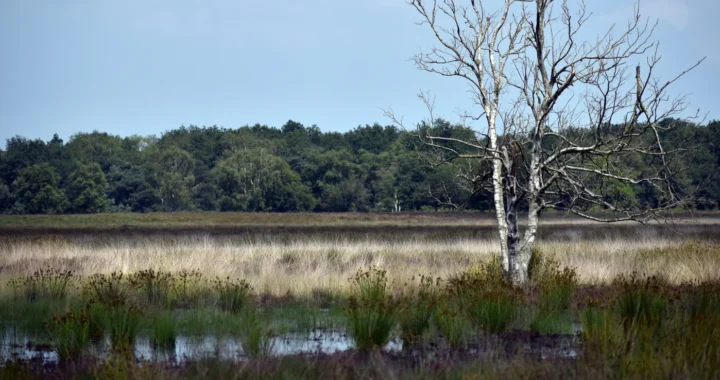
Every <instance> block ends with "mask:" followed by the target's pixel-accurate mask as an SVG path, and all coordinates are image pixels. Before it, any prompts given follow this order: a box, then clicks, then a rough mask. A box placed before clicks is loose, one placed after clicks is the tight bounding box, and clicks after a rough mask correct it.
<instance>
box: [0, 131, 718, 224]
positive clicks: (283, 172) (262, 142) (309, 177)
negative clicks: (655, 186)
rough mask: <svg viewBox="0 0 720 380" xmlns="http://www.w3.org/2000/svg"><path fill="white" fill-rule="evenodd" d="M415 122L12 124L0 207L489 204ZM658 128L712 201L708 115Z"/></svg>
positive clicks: (13, 210) (681, 178)
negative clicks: (18, 129) (112, 130)
mask: <svg viewBox="0 0 720 380" xmlns="http://www.w3.org/2000/svg"><path fill="white" fill-rule="evenodd" d="M666 122H667V123H671V122H673V120H668V121H666ZM429 129H432V131H430V132H432V133H433V134H435V135H438V136H448V137H454V138H459V139H469V138H473V136H474V134H473V132H472V130H471V129H469V128H468V127H465V126H462V125H457V124H452V123H449V122H447V121H445V120H443V119H437V120H436V121H435V122H434V123H432V125H427V124H421V125H419V126H418V131H421V133H428V131H429ZM576 132H577V131H575V132H573V131H565V132H564V133H576ZM416 133H417V131H406V130H403V129H400V128H396V127H394V126H382V125H379V124H377V123H376V124H373V125H365V126H358V127H357V128H355V129H353V130H351V131H348V132H345V133H340V132H322V131H321V130H320V128H318V127H317V126H315V125H313V126H304V125H303V124H300V123H298V122H295V121H292V120H290V121H288V122H287V123H285V125H283V126H282V127H281V128H275V127H269V126H266V125H260V124H256V125H253V126H244V127H241V128H237V129H229V128H223V127H217V126H211V127H198V126H194V125H191V126H187V127H186V126H181V127H180V128H177V129H173V130H170V131H167V132H165V133H163V134H162V135H161V136H160V137H156V136H137V135H134V136H127V137H121V136H116V135H111V134H108V133H104V132H99V131H94V132H92V133H77V134H75V135H73V136H71V137H70V139H69V140H68V141H67V142H66V141H63V140H62V139H60V138H59V137H58V135H54V136H53V138H52V139H50V140H49V141H47V142H46V141H43V140H42V139H36V140H32V139H27V138H24V137H21V136H16V137H13V138H10V139H8V140H7V142H6V149H5V150H0V213H4V214H61V213H76V214H77V213H104V212H152V211H166V212H169V211H195V210H197V211H200V210H202V211H254V212H270V211H272V212H296V211H306V212H348V211H350V212H390V211H416V210H418V211H433V210H434V211H439V210H451V209H458V208H462V209H470V210H481V211H489V210H492V207H493V203H492V198H491V194H488V193H485V192H483V191H481V189H482V186H479V185H478V184H477V183H473V182H470V181H468V180H467V176H463V175H460V174H459V173H460V172H461V170H460V169H461V168H462V169H466V172H467V168H468V165H470V166H472V165H473V162H472V161H471V160H468V161H466V162H462V161H452V162H444V160H443V159H442V152H440V153H438V152H437V151H434V150H433V148H432V147H429V146H427V145H425V144H423V143H422V141H421V140H420V139H418V136H417V135H416ZM663 133H664V136H662V137H663V142H664V144H667V147H666V149H673V147H684V148H685V149H683V150H679V151H680V152H682V153H681V154H678V155H677V157H676V160H675V161H674V163H673V165H675V167H677V170H676V173H677V174H676V178H675V180H676V181H678V182H679V183H681V184H682V185H683V188H684V189H686V191H687V192H688V196H692V198H691V199H692V201H691V202H688V203H687V207H689V208H692V209H697V210H713V209H716V208H718V207H719V206H720V181H718V179H717V177H716V176H715V175H716V173H717V171H718V167H720V121H712V122H709V123H707V124H705V125H697V124H693V123H689V122H679V121H677V123H676V124H675V126H674V127H673V128H668V129H667V131H665V132H663ZM439 163H443V164H439ZM627 165H628V167H627V168H624V170H625V171H626V172H627V170H628V169H629V170H630V171H631V172H637V173H640V172H643V170H644V165H645V164H644V163H643V161H642V160H631V159H629V160H628V162H627ZM470 171H475V172H476V173H479V172H481V171H482V168H471V169H470ZM478 178H480V179H482V178H481V176H475V180H476V181H477V179H478ZM593 186H595V187H596V188H601V192H602V194H603V195H604V196H605V197H606V198H607V199H608V200H609V201H610V202H612V201H613V199H614V198H617V200H618V202H627V201H628V199H632V200H633V201H634V202H638V204H653V203H656V202H657V200H656V199H654V193H653V192H652V191H648V189H646V188H644V187H643V185H642V184H638V185H636V186H626V185H622V186H613V184H612V183H603V184H594V185H593ZM689 199H690V198H689ZM598 211H600V210H598Z"/></svg>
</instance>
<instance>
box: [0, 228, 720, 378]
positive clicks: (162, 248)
mask: <svg viewBox="0 0 720 380" xmlns="http://www.w3.org/2000/svg"><path fill="white" fill-rule="evenodd" d="M260 217H263V215H260ZM288 217H289V218H290V219H285V220H286V221H289V223H287V224H288V225H292V224H294V225H296V226H298V227H295V230H288V227H287V225H278V224H275V225H273V224H269V225H267V226H265V228H264V229H262V230H247V231H245V232H241V233H238V232H232V233H228V232H227V231H225V230H223V229H222V228H220V229H217V230H213V229H212V228H209V227H205V228H199V229H198V230H196V231H192V232H188V231H187V230H186V226H177V225H176V226H170V227H166V228H164V229H159V230H154V231H149V230H147V229H144V228H143V227H125V228H122V229H119V228H114V227H109V226H94V227H78V226H72V225H70V226H66V227H65V229H63V228H55V229H54V230H47V229H42V228H37V229H33V228H26V229H25V230H24V231H23V232H22V233H14V232H13V233H7V231H6V233H5V234H4V235H3V236H2V237H1V238H0V252H1V255H0V277H1V279H0V281H2V284H3V286H2V287H1V288H0V289H2V291H1V292H0V314H1V318H0V319H2V321H3V322H2V325H1V326H0V328H1V329H2V336H3V342H2V347H3V348H2V350H0V355H2V356H3V358H2V359H3V360H5V361H6V363H5V365H4V366H3V367H2V369H1V370H0V371H2V372H3V374H4V375H8V376H11V377H16V376H19V377H42V376H44V375H48V374H49V373H53V374H55V375H57V376H60V377H75V376H80V375H88V376H99V374H107V375H112V376H119V377H124V376H125V377H133V378H138V377H139V378H143V377H145V378H163V377H168V378H169V377H177V376H181V377H202V376H210V375H217V376H221V377H222V376H227V375H229V374H230V373H232V374H233V375H237V376H239V377H241V378H251V377H255V376H258V375H259V374H260V373H263V374H264V373H269V374H275V375H276V376H277V377H286V376H288V374H293V375H297V376H298V377H315V376H332V377H337V376H340V374H343V375H345V376H346V377H387V376H396V377H426V378H434V377H437V376H446V377H467V376H470V377H473V376H479V377H507V376H527V375H528V374H530V373H537V375H534V376H538V377H575V378H578V377H579V378H583V377H584V378H590V377H598V376H600V377H613V378H614V377H645V376H648V377H671V378H714V377H717V376H719V375H720V296H719V294H720V245H719V242H718V240H717V234H716V232H717V224H715V221H714V220H713V219H711V218H707V219H704V221H705V223H703V222H702V221H695V222H694V223H685V224H678V225H676V226H673V228H668V227H666V226H645V227H640V226H634V225H621V226H602V227H598V226H595V225H592V224H586V223H581V222H578V221H577V220H565V223H562V222H561V221H562V220H551V222H550V223H547V224H546V226H547V228H546V229H544V230H542V231H541V236H542V240H541V241H540V242H539V244H538V250H537V251H536V252H535V254H534V256H533V261H532V262H531V263H530V268H531V270H530V278H531V281H530V284H529V285H528V286H523V287H519V286H516V285H514V284H513V283H512V282H510V281H508V280H507V278H506V277H505V276H504V275H503V272H502V267H501V264H500V262H499V261H498V260H497V255H496V254H495V253H494V251H493V241H492V239H493V237H492V235H491V233H492V232H491V230H488V231H487V232H485V230H483V228H482V227H477V226H475V227H473V231H474V232H471V230H469V229H467V230H465V229H463V228H462V226H463V225H471V224H472V219H471V218H473V217H474V218H476V219H478V215H472V214H468V215H466V216H455V217H452V218H448V217H446V216H438V217H436V218H433V217H431V216H423V217H422V218H418V219H417V220H414V221H412V222H410V223H408V222H407V221H408V220H412V219H411V218H409V217H408V216H398V217H397V219H392V218H387V217H383V218H382V220H380V221H378V224H379V225H378V226H376V227H373V226H372V224H371V223H372V222H371V221H368V215H363V216H359V217H358V218H357V219H353V218H352V217H348V218H347V219H346V220H345V221H344V223H342V224H340V225H336V226H333V225H332V224H331V223H325V224H324V225H323V224H322V223H319V224H320V226H318V225H309V226H307V227H304V229H303V227H299V226H301V224H302V223H301V221H300V220H299V218H302V217H303V215H295V216H288ZM293 218H295V219H293ZM423 219H424V220H426V221H427V220H430V222H427V223H424V224H423V223H422V222H419V221H422V220H423ZM443 220H444V221H445V224H444V225H443V223H441V222H442V221H443ZM479 220H480V222H479V223H478V224H482V217H480V218H479ZM413 223H417V224H419V225H416V226H412V227H411V225H412V224H413ZM406 224H407V225H408V226H405V225H406ZM234 227H235V228H241V227H243V225H240V226H237V225H236V226H234ZM274 228H275V230H273V229H274ZM450 228H452V230H451V229H450ZM486 233H487V235H485V234H486ZM68 364H72V365H68Z"/></svg>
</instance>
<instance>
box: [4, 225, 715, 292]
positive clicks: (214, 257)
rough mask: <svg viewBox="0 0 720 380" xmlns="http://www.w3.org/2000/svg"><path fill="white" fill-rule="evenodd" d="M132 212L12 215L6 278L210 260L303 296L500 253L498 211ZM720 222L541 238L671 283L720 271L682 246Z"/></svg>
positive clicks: (574, 257)
mask: <svg viewBox="0 0 720 380" xmlns="http://www.w3.org/2000/svg"><path fill="white" fill-rule="evenodd" d="M129 217H130V216H129V215H127V214H121V215H117V216H114V215H88V216H76V215H71V216H56V217H53V216H38V217H27V216H21V217H17V219H13V217H7V216H6V217H3V218H0V220H2V222H0V278H5V279H6V278H8V277H11V276H20V275H29V274H31V273H32V272H34V271H35V270H37V269H40V268H43V267H46V266H51V267H53V268H57V269H63V270H71V271H73V272H75V273H76V274H79V275H91V274H95V273H104V274H108V273H111V272H114V271H120V272H126V273H131V272H136V271H139V270H143V269H162V270H165V271H171V272H177V271H181V270H198V271H200V272H201V273H203V274H204V275H206V276H211V277H212V276H221V277H225V276H231V277H239V278H242V279H244V280H246V281H248V282H249V283H250V284H251V285H252V286H253V287H254V288H255V289H257V290H259V291H262V292H265V293H269V294H271V295H275V296H282V295H287V294H290V295H301V296H302V295H308V294H311V293H312V292H313V291H318V290H322V291H330V292H335V291H342V290H344V289H346V288H347V286H348V278H349V277H350V276H351V275H352V274H353V273H355V272H356V271H357V270H358V269H360V268H366V267H368V266H381V267H384V268H386V269H387V270H388V274H389V277H390V279H391V280H392V281H395V282H397V283H404V282H406V281H407V280H408V279H410V278H412V277H413V276H415V275H419V274H427V275H434V276H442V277H447V276H449V275H453V274H456V273H458V272H460V271H462V270H464V269H466V268H467V267H468V266H471V265H473V264H477V263H481V262H485V261H487V260H488V259H489V258H491V257H492V256H493V255H495V254H496V252H497V243H496V239H495V236H496V235H495V234H496V232H495V231H494V228H493V225H492V223H493V220H492V217H491V215H487V214H471V213H467V214H422V215H417V216H414V215H411V214H404V215H382V214H242V213H229V214H222V213H215V214H208V213H198V214H190V213H180V214H177V215H173V214H157V215H156V214H148V215H144V214H143V215H133V217H134V218H137V219H136V220H135V221H134V222H133V223H132V224H129V225H128V224H126V223H128V220H127V218H129ZM193 220H196V221H197V224H196V225H194V224H191V222H192V221H193ZM718 221H720V218H713V217H710V216H702V217H698V218H697V219H695V220H693V221H691V222H688V221H686V220H685V221H680V222H678V223H676V224H674V225H668V226H665V225H662V226H660V225H653V226H641V225H638V224H629V223H623V224H611V225H606V224H598V223H591V222H587V221H585V220H581V219H576V218H566V217H565V218H564V217H559V216H557V217H552V216H551V217H549V218H547V221H546V222H545V223H544V224H543V225H542V226H541V229H540V234H539V242H540V243H539V245H538V248H539V249H540V250H541V251H542V252H544V253H546V254H551V255H554V256H555V257H556V259H557V260H558V261H559V262H560V263H561V265H564V266H568V267H572V268H575V269H576V270H577V273H578V277H579V280H580V282H581V283H585V284H598V283H606V282H608V281H611V280H612V279H613V278H615V277H617V276H619V275H621V274H630V273H632V272H634V271H635V272H638V273H643V274H646V275H659V276H662V277H664V278H666V279H667V280H668V281H670V282H671V283H680V282H685V281H692V280H708V279H715V278H720V257H718V256H717V255H708V254H706V253H704V251H702V250H701V251H694V250H692V249H690V250H685V249H679V248H680V247H681V246H683V245H685V244H687V243H688V242H695V243H703V244H716V243H717V242H718V241H719V240H720V224H718ZM154 223H157V224H154ZM252 223H257V224H252Z"/></svg>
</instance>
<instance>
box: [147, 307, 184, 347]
mask: <svg viewBox="0 0 720 380" xmlns="http://www.w3.org/2000/svg"><path fill="white" fill-rule="evenodd" d="M177 330H178V329H177V325H176V321H175V319H174V318H173V317H172V315H171V314H170V313H168V312H163V313H160V314H158V315H157V316H155V317H154V318H153V320H152V325H151V330H150V344H152V346H153V347H154V348H156V349H161V350H169V349H172V348H175V340H176V339H177V335H178V333H177Z"/></svg>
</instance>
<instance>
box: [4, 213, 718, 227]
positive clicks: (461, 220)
mask: <svg viewBox="0 0 720 380" xmlns="http://www.w3.org/2000/svg"><path fill="white" fill-rule="evenodd" d="M542 220H543V223H544V224H588V225H592V224H594V225H601V224H598V223H595V222H592V221H589V220H587V219H582V218H578V217H574V216H568V215H565V214H558V213H546V214H544V215H543V216H542ZM675 221H676V222H678V223H683V224H687V223H699V224H718V223H720V213H698V214H694V215H690V214H677V215H676V216H675ZM521 222H522V220H521ZM494 223H495V219H494V214H492V213H481V212H453V213H450V212H437V213H396V214H392V213H242V212H175V213H118V214H78V215H0V228H13V227H22V228H28V227H32V228H128V227H144V228H173V227H176V228H187V227H198V228H201V227H237V226H244V227H258V226H338V225H342V226H365V227H375V226H492V225H494ZM623 224H634V223H633V222H626V223H623Z"/></svg>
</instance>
